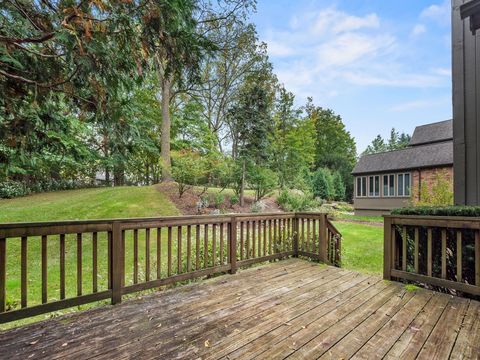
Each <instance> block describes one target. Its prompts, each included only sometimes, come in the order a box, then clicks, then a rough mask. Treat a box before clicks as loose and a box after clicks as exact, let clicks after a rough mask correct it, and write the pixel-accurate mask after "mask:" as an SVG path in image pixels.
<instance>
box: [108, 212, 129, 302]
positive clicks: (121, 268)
mask: <svg viewBox="0 0 480 360" xmlns="http://www.w3.org/2000/svg"><path fill="white" fill-rule="evenodd" d="M124 239H125V231H124V230H122V224H121V223H120V222H119V221H114V222H113V223H112V237H111V245H112V247H111V252H110V254H111V264H112V270H111V275H112V276H111V284H112V305H115V304H119V303H121V302H122V288H123V286H124V283H125V246H124V245H123V240H124Z"/></svg>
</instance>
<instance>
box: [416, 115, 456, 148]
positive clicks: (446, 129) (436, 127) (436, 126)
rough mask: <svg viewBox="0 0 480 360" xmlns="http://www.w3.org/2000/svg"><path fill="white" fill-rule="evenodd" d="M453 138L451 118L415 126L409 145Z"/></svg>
mask: <svg viewBox="0 0 480 360" xmlns="http://www.w3.org/2000/svg"><path fill="white" fill-rule="evenodd" d="M452 139H453V122H452V120H446V121H440V122H436V123H433V124H427V125H421V126H417V127H416V128H415V131H414V132H413V136H412V140H411V141H410V146H417V145H423V144H431V143H436V142H440V141H449V140H452Z"/></svg>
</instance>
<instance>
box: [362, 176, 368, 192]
mask: <svg viewBox="0 0 480 360" xmlns="http://www.w3.org/2000/svg"><path fill="white" fill-rule="evenodd" d="M362 196H367V178H366V177H363V178H362Z"/></svg>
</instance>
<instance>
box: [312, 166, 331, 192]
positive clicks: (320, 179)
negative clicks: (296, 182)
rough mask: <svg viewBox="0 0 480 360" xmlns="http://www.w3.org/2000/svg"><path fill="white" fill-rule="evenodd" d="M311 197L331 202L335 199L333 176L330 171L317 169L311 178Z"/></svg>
mask: <svg viewBox="0 0 480 360" xmlns="http://www.w3.org/2000/svg"><path fill="white" fill-rule="evenodd" d="M312 190H313V195H315V196H317V197H319V198H321V199H325V200H333V199H334V198H335V187H334V185H333V176H332V173H331V172H330V170H328V169H324V168H319V169H318V170H317V171H315V173H314V174H313V177H312Z"/></svg>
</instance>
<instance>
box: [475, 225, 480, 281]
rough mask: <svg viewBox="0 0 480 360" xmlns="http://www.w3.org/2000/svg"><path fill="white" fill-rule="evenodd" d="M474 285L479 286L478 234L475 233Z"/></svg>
mask: <svg viewBox="0 0 480 360" xmlns="http://www.w3.org/2000/svg"><path fill="white" fill-rule="evenodd" d="M475 284H476V285H477V286H480V232H479V231H478V230H477V231H475Z"/></svg>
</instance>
